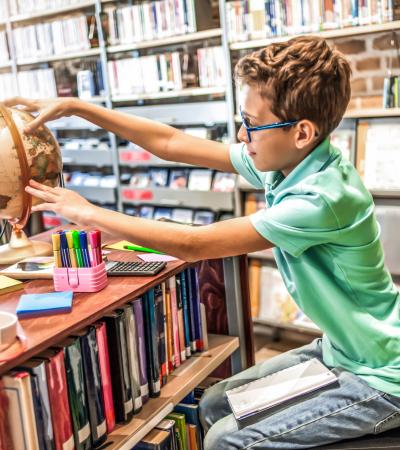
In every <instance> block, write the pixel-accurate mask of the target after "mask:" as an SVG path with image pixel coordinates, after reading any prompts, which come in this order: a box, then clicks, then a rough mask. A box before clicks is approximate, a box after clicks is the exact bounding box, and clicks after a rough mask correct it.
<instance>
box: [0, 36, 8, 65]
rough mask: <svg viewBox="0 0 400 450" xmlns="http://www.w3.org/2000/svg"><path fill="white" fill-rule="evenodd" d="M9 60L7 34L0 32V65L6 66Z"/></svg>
mask: <svg viewBox="0 0 400 450" xmlns="http://www.w3.org/2000/svg"><path fill="white" fill-rule="evenodd" d="M9 60H10V53H9V51H8V44H7V33H6V31H0V64H7V63H8V62H9Z"/></svg>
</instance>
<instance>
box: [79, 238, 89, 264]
mask: <svg viewBox="0 0 400 450" xmlns="http://www.w3.org/2000/svg"><path fill="white" fill-rule="evenodd" d="M79 243H80V247H81V251H82V257H83V267H90V258H89V249H88V241H87V234H86V231H80V232H79Z"/></svg>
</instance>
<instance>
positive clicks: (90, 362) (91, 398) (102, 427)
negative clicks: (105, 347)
mask: <svg viewBox="0 0 400 450" xmlns="http://www.w3.org/2000/svg"><path fill="white" fill-rule="evenodd" d="M79 340H80V344H81V352H82V361H83V372H84V375H85V377H84V382H85V387H86V395H87V405H88V413H89V422H90V430H91V436H92V442H93V446H94V447H99V446H100V445H101V444H103V443H104V442H105V441H106V439H107V424H106V417H105V412H104V402H103V390H102V385H101V376H100V364H99V351H98V347H97V340H96V328H95V327H94V326H91V327H89V328H88V329H87V330H85V332H84V333H81V334H79Z"/></svg>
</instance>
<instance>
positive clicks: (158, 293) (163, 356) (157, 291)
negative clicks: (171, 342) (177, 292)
mask: <svg viewBox="0 0 400 450" xmlns="http://www.w3.org/2000/svg"><path fill="white" fill-rule="evenodd" d="M164 289H165V287H164ZM154 308H155V317H156V324H157V347H158V360H159V364H160V380H161V386H163V385H165V383H166V382H167V352H166V346H165V313H164V294H163V287H162V285H158V286H155V288H154Z"/></svg>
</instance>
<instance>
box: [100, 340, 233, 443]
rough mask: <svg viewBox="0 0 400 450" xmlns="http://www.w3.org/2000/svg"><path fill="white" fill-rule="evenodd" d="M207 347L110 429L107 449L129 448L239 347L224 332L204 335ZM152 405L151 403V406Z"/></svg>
mask: <svg viewBox="0 0 400 450" xmlns="http://www.w3.org/2000/svg"><path fill="white" fill-rule="evenodd" d="M208 342H209V349H208V350H206V351H205V352H202V353H196V354H195V355H194V356H192V357H191V358H189V359H188V360H187V361H186V362H184V363H183V364H182V365H181V366H180V367H179V368H178V369H176V370H175V371H174V372H173V373H172V375H170V377H169V380H168V383H167V384H166V385H165V386H164V387H162V388H161V396H160V397H158V398H156V399H150V400H149V401H148V403H146V405H144V407H143V410H142V411H141V412H140V413H139V414H137V415H136V416H134V417H133V419H132V420H131V422H129V423H128V424H126V425H119V426H117V428H116V429H115V430H114V431H113V432H112V433H110V435H109V437H108V440H107V442H106V444H105V445H107V443H109V444H110V445H108V446H107V449H108V450H117V449H118V450H130V449H131V448H132V447H133V446H134V445H136V444H137V443H138V442H139V441H140V440H141V439H142V438H143V437H144V436H145V435H146V434H147V433H148V432H149V431H150V430H151V429H152V428H154V426H155V425H157V423H158V422H159V421H160V420H162V419H163V418H164V417H165V415H167V414H168V413H169V412H171V411H172V409H173V407H174V405H176V404H177V403H179V402H180V401H181V400H182V398H184V397H185V396H186V395H187V394H188V393H189V392H190V391H192V390H193V389H194V388H195V387H196V386H197V385H198V384H199V383H200V382H201V381H202V380H204V379H205V378H206V377H207V376H208V375H209V374H210V373H211V372H213V370H214V369H216V368H217V367H218V366H219V365H220V364H221V363H222V362H223V361H224V360H225V359H226V358H228V357H229V356H230V355H231V354H232V353H233V352H234V351H235V350H236V349H237V348H239V338H237V337H234V336H226V335H215V334H209V335H208ZM153 405H155V406H153Z"/></svg>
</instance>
